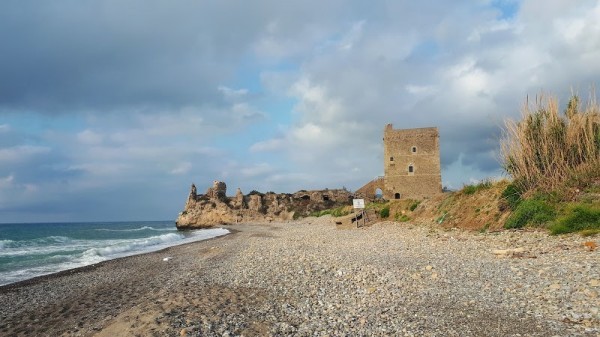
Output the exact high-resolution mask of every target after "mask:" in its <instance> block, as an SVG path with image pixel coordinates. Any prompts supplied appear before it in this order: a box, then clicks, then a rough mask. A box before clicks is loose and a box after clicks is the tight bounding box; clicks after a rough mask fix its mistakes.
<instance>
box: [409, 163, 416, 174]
mask: <svg viewBox="0 0 600 337" xmlns="http://www.w3.org/2000/svg"><path fill="white" fill-rule="evenodd" d="M414 172H415V167H414V166H412V165H409V166H408V173H414Z"/></svg>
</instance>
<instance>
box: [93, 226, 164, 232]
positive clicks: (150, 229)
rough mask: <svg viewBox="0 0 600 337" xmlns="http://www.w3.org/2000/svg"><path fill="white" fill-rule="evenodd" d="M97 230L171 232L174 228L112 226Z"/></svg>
mask: <svg viewBox="0 0 600 337" xmlns="http://www.w3.org/2000/svg"><path fill="white" fill-rule="evenodd" d="M96 230H97V231H101V232H139V231H146V230H148V231H158V232H173V231H175V229H173V228H154V227H152V226H143V227H140V228H131V229H112V228H97V229H96Z"/></svg>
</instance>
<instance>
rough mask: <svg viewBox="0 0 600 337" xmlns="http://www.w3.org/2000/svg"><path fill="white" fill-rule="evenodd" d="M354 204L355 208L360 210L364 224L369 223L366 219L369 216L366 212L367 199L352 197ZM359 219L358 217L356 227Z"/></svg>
mask: <svg viewBox="0 0 600 337" xmlns="http://www.w3.org/2000/svg"><path fill="white" fill-rule="evenodd" d="M352 206H354V209H355V210H357V209H358V210H360V213H361V216H362V219H363V226H364V225H366V224H367V222H366V221H367V220H366V219H365V217H366V216H367V215H366V213H365V199H352ZM356 217H357V218H358V215H356ZM358 224H359V221H358V219H356V227H359V226H358Z"/></svg>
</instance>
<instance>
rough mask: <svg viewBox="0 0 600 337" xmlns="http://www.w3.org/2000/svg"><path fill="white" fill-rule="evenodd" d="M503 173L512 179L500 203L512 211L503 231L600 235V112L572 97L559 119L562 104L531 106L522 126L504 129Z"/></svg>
mask: <svg viewBox="0 0 600 337" xmlns="http://www.w3.org/2000/svg"><path fill="white" fill-rule="evenodd" d="M501 150H502V164H503V168H504V169H505V170H506V172H507V173H508V174H510V175H511V176H512V178H513V182H512V183H511V184H509V185H508V186H507V187H506V189H505V190H504V192H503V193H502V197H503V199H504V201H503V205H504V206H506V208H508V209H510V210H512V214H511V215H510V217H509V218H508V219H507V221H506V223H505V228H521V227H524V226H546V225H547V226H548V228H549V229H550V231H551V233H553V234H562V233H570V232H576V231H586V233H588V234H589V233H594V232H600V205H599V202H600V200H598V198H597V197H596V198H594V197H591V198H582V197H581V196H582V195H584V196H585V195H586V194H587V195H593V194H594V192H597V191H596V190H598V189H599V188H600V187H599V186H598V185H599V184H600V106H599V105H598V104H597V103H596V101H595V99H593V98H591V99H590V100H589V102H588V103H587V105H586V107H585V108H583V109H582V108H581V104H580V100H579V97H578V96H576V95H574V96H572V97H571V99H570V100H569V103H568V105H567V108H566V109H565V111H564V112H563V113H562V114H561V113H560V112H559V108H558V100H557V99H556V98H554V97H545V96H540V97H539V98H537V99H536V101H535V102H534V103H533V104H530V103H529V102H527V103H526V104H525V106H524V108H523V118H522V119H521V120H520V121H514V120H509V121H507V123H506V129H505V134H504V138H503V139H502V142H501Z"/></svg>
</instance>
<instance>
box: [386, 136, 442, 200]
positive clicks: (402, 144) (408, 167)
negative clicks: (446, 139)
mask: <svg viewBox="0 0 600 337" xmlns="http://www.w3.org/2000/svg"><path fill="white" fill-rule="evenodd" d="M383 153H384V164H383V167H384V186H385V188H384V191H383V197H384V198H385V199H398V198H424V197H429V196H432V195H435V194H437V193H441V191H442V177H441V169H440V145H439V133H438V129H437V128H419V129H405V130H395V129H394V128H393V127H392V124H388V125H386V127H385V130H384V136H383Z"/></svg>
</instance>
